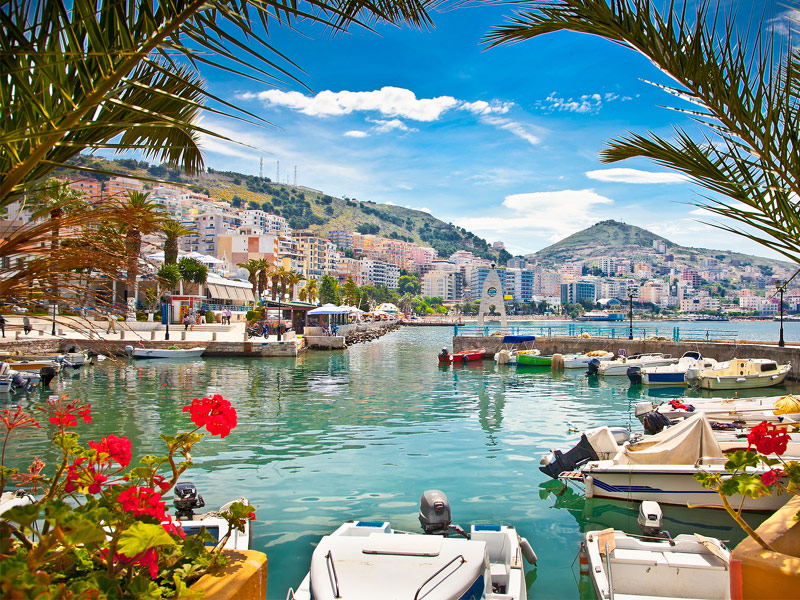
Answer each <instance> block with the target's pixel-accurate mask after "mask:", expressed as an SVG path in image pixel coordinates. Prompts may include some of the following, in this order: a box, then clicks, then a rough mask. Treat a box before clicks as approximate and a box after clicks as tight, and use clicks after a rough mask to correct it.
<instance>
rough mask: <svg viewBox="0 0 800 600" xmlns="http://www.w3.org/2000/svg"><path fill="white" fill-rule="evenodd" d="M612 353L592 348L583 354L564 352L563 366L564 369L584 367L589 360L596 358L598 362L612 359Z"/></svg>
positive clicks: (586, 366)
mask: <svg viewBox="0 0 800 600" xmlns="http://www.w3.org/2000/svg"><path fill="white" fill-rule="evenodd" d="M614 356H615V355H614V353H613V352H609V351H607V350H592V351H591V352H586V353H585V354H581V353H577V354H565V355H564V368H565V369H586V368H588V367H589V361H590V360H592V359H593V358H596V359H597V360H599V361H600V362H606V361H609V360H613V359H614Z"/></svg>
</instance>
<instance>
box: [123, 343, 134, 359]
mask: <svg viewBox="0 0 800 600" xmlns="http://www.w3.org/2000/svg"><path fill="white" fill-rule="evenodd" d="M125 354H127V355H128V358H133V346H131V345H130V344H128V345H127V346H125Z"/></svg>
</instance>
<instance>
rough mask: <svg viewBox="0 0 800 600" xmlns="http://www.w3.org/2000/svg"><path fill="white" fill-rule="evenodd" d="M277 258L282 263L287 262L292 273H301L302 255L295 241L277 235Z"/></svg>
mask: <svg viewBox="0 0 800 600" xmlns="http://www.w3.org/2000/svg"><path fill="white" fill-rule="evenodd" d="M278 258H279V259H280V260H281V261H282V262H284V263H285V262H287V261H288V264H289V268H290V269H292V270H293V271H297V272H298V273H302V272H303V253H302V252H300V248H299V245H298V243H297V240H295V239H293V238H291V237H287V236H282V235H279V236H278Z"/></svg>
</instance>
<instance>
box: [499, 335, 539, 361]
mask: <svg viewBox="0 0 800 600" xmlns="http://www.w3.org/2000/svg"><path fill="white" fill-rule="evenodd" d="M535 341H536V336H535V335H506V336H503V340H502V341H501V345H500V350H498V351H497V352H495V354H494V362H496V363H497V364H498V365H515V364H517V354H519V353H520V352H522V351H525V350H533V349H534V348H533V344H534V342H535Z"/></svg>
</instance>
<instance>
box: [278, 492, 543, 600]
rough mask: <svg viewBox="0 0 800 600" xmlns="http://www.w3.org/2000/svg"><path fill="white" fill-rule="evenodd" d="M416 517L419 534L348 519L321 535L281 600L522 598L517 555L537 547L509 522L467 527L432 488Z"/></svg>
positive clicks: (522, 582) (524, 594) (525, 554)
mask: <svg viewBox="0 0 800 600" xmlns="http://www.w3.org/2000/svg"><path fill="white" fill-rule="evenodd" d="M419 520H420V523H421V524H422V528H423V531H424V532H425V533H424V534H414V533H408V532H404V531H398V530H393V529H392V528H391V525H390V523H388V522H381V521H347V522H346V523H344V524H343V525H341V526H340V527H339V528H338V529H337V530H336V531H334V532H333V533H332V534H330V535H326V536H325V537H323V538H322V539H321V540H320V542H319V544H318V545H317V547H316V549H315V550H314V552H313V554H312V556H311V568H310V569H309V572H308V574H307V575H306V576H305V578H304V579H303V581H302V583H301V584H300V586H299V587H298V588H297V590H293V589H289V592H288V594H287V596H286V598H287V600H310V599H311V598H313V599H314V600H333V599H334V598H347V599H348V600H375V599H376V598H382V599H385V600H389V599H395V598H397V599H399V598H404V599H406V598H407V599H409V600H410V599H413V598H419V599H422V598H424V599H425V600H461V599H474V600H483V599H485V600H493V599H494V600H526V598H527V584H526V583H525V569H524V568H523V564H522V558H523V557H525V559H526V560H527V561H528V562H530V563H534V564H535V562H536V555H535V554H534V552H533V550H532V549H531V546H530V544H529V543H528V541H527V540H526V539H525V538H521V537H520V536H519V535H518V534H517V530H516V529H514V527H511V526H505V525H473V526H472V528H471V529H470V531H469V533H468V532H466V531H464V530H463V529H461V528H460V527H458V526H457V525H451V520H450V504H449V502H448V500H447V496H445V495H444V494H443V493H442V492H440V491H438V490H427V491H426V492H425V493H423V494H422V498H421V500H420V509H419Z"/></svg>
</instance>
